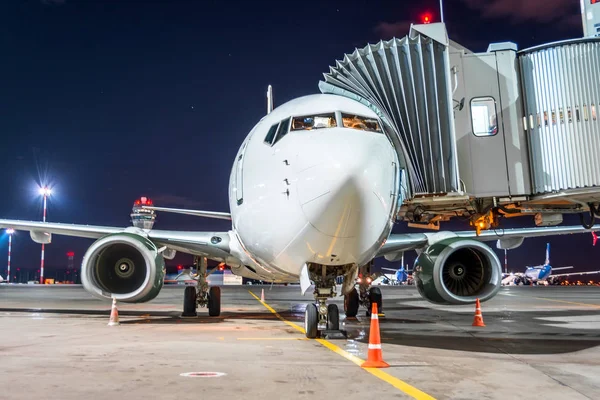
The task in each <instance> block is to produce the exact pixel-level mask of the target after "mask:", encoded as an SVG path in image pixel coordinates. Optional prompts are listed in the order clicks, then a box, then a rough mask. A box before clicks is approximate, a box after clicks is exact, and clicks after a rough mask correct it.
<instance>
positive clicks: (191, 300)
mask: <svg viewBox="0 0 600 400" xmlns="http://www.w3.org/2000/svg"><path fill="white" fill-rule="evenodd" d="M197 315H198V314H196V288H195V287H194V286H186V288H185V291H184V292H183V313H182V314H181V316H182V317H195V316H197Z"/></svg>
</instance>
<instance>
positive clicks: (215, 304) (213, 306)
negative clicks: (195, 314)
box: [208, 286, 221, 317]
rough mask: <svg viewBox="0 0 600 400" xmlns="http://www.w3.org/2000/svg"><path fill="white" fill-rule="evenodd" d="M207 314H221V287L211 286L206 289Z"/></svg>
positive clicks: (215, 315) (213, 315)
mask: <svg viewBox="0 0 600 400" xmlns="http://www.w3.org/2000/svg"><path fill="white" fill-rule="evenodd" d="M208 315H209V316H211V317H218V316H219V315H221V288H220V287H218V286H212V287H211V288H210V289H209V290H208Z"/></svg>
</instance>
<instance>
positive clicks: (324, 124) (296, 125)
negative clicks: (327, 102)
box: [292, 113, 337, 131]
mask: <svg viewBox="0 0 600 400" xmlns="http://www.w3.org/2000/svg"><path fill="white" fill-rule="evenodd" d="M336 126H337V123H336V122H335V113H327V114H318V115H307V116H303V117H294V119H293V120H292V131H306V130H312V129H320V128H335V127H336Z"/></svg>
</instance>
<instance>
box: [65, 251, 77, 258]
mask: <svg viewBox="0 0 600 400" xmlns="http://www.w3.org/2000/svg"><path fill="white" fill-rule="evenodd" d="M67 257H75V252H74V251H69V252H67Z"/></svg>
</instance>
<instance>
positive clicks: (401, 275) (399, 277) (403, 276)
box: [381, 264, 412, 284]
mask: <svg viewBox="0 0 600 400" xmlns="http://www.w3.org/2000/svg"><path fill="white" fill-rule="evenodd" d="M381 269H383V270H386V271H393V272H395V274H394V277H395V281H396V282H397V283H398V284H400V283H402V282H406V281H407V280H408V274H409V273H411V272H412V271H409V270H408V269H404V264H402V265H400V268H398V269H392V268H383V267H382V268H381Z"/></svg>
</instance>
